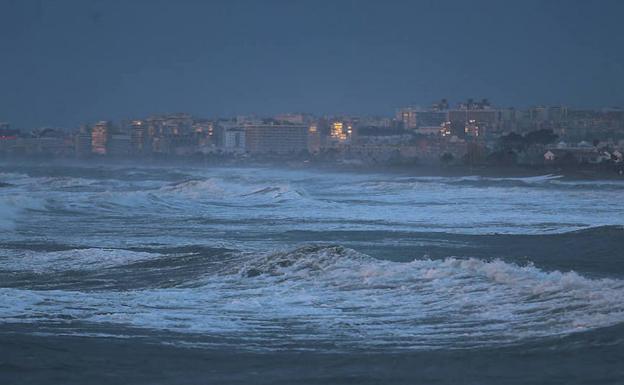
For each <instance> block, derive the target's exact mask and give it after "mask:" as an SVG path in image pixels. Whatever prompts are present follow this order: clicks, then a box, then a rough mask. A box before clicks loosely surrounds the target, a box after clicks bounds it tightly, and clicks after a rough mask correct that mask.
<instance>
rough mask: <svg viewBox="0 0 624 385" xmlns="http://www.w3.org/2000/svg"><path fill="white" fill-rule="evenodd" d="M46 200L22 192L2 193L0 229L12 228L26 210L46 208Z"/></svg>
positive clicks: (0, 198) (0, 197) (0, 196)
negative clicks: (21, 193)
mask: <svg viewBox="0 0 624 385" xmlns="http://www.w3.org/2000/svg"><path fill="white" fill-rule="evenodd" d="M44 209H45V201H44V200H42V199H38V198H35V197H30V196H27V195H20V194H15V193H14V194H9V195H0V230H12V229H14V228H15V224H16V222H17V220H18V219H19V217H20V216H21V215H22V213H23V212H24V211H26V210H44Z"/></svg>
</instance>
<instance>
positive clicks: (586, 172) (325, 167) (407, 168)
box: [0, 158, 624, 186]
mask: <svg viewBox="0 0 624 385" xmlns="http://www.w3.org/2000/svg"><path fill="white" fill-rule="evenodd" d="M0 165H5V166H9V167H10V166H33V165H35V166H38V165H46V166H71V167H76V166H78V167H85V166H86V167H88V166H92V167H106V166H115V167H141V166H145V167H183V166H190V167H205V168H211V167H241V168H254V167H260V168H275V169H284V170H315V171H320V172H338V173H339V172H351V173H362V174H378V173H386V174H392V175H396V176H402V177H468V176H479V177H486V178H528V177H538V176H545V175H553V176H561V178H562V179H564V180H586V181H591V180H622V181H624V171H623V170H624V168H619V171H618V170H616V169H615V168H614V169H606V168H605V167H604V166H600V165H580V166H579V167H554V166H546V165H526V166H524V165H513V166H491V165H475V166H469V165H430V164H390V165H370V164H345V163H337V162H334V163H332V162H329V161H309V160H288V159H253V160H252V159H241V158H220V159H214V158H213V159H197V158H140V159H133V158H119V159H108V158H101V159H94V158H92V159H83V160H81V159H70V158H50V159H43V158H42V159H38V158H20V159H0ZM621 167H624V166H621ZM620 173H621V174H620ZM1 185H2V183H1V181H0V186H1Z"/></svg>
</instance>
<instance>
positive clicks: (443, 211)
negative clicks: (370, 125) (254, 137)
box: [0, 165, 624, 383]
mask: <svg viewBox="0 0 624 385" xmlns="http://www.w3.org/2000/svg"><path fill="white" fill-rule="evenodd" d="M0 181H2V182H3V183H5V184H7V185H6V186H4V187H2V188H0V213H1V214H2V216H1V219H0V228H1V229H2V236H1V238H0V324H1V326H0V332H1V333H0V334H1V336H2V337H1V338H2V339H3V341H4V342H3V344H2V345H3V346H4V348H2V349H0V350H2V351H3V354H8V353H9V352H7V349H9V348H8V347H11V346H14V345H15V346H14V347H12V348H11V350H13V349H15V351H16V352H17V353H15V354H16V357H19V355H20V354H35V355H39V356H41V351H39V352H38V351H36V350H35V351H34V352H28V351H26V352H23V351H22V350H24V349H25V348H23V346H25V345H23V342H20V341H28V339H29V338H39V339H40V341H41V342H40V343H41V344H44V345H45V344H52V345H54V346H57V347H59V349H61V350H62V351H63V354H64V355H65V356H63V354H61V355H56V356H54V357H57V358H53V356H48V355H46V358H45V360H44V361H45V362H47V361H50V362H49V363H48V365H50V367H54V365H58V364H59V362H57V361H55V360H60V361H61V362H63V364H64V365H68V368H70V369H68V373H72V372H79V371H80V370H81V369H82V370H87V369H88V370H95V369H94V368H93V367H92V365H91V364H92V363H91V364H84V363H81V359H83V357H84V356H85V355H86V356H89V354H92V353H91V351H92V350H97V351H101V350H102V349H104V350H105V351H106V349H110V351H111V352H117V350H115V349H117V348H118V347H117V344H127V345H128V346H130V347H129V348H128V349H143V350H141V352H142V353H141V354H143V355H144V356H145V357H152V358H150V360H151V361H150V362H151V363H150V364H147V363H144V364H140V363H136V365H137V366H138V370H140V369H141V367H142V366H141V365H145V370H147V368H148V367H149V368H152V366H156V367H158V365H166V363H165V362H171V361H170V360H171V359H173V358H172V357H174V356H176V355H178V354H188V352H189V351H191V352H194V353H193V354H194V355H195V356H197V357H212V358H211V359H210V360H208V361H207V362H208V363H207V364H206V365H207V366H202V368H204V369H198V368H199V366H198V367H195V366H192V365H191V364H189V365H191V366H192V367H189V371H188V372H187V373H186V377H185V376H181V377H180V376H177V377H175V379H177V380H178V381H179V382H183V381H182V379H183V378H184V379H186V380H185V381H187V380H188V381H189V383H193V379H194V381H199V380H202V379H204V380H205V379H207V378H209V379H212V380H214V381H217V382H218V381H219V380H221V381H224V382H227V381H234V380H240V381H242V382H249V381H252V380H254V381H255V380H258V379H259V378H258V377H254V375H253V374H252V373H256V374H257V373H258V371H259V373H267V372H270V373H273V374H271V375H269V376H260V377H261V378H260V379H262V380H263V381H269V382H279V381H286V382H288V381H287V380H288V379H291V380H294V379H299V380H306V379H307V380H310V381H311V380H314V379H316V380H318V379H319V378H322V376H321V377H319V374H318V373H316V374H313V373H309V372H306V370H310V371H311V370H313V369H310V368H314V367H315V365H317V366H318V367H322V365H324V364H325V363H326V362H325V361H330V362H332V361H333V362H335V363H336V362H340V360H341V359H343V360H344V359H346V358H345V357H352V358H353V360H352V361H350V363H349V364H344V365H342V366H341V364H339V363H336V365H337V369H336V370H335V371H333V372H332V374H331V377H329V379H328V380H332V381H333V382H344V381H346V380H348V379H352V380H353V379H358V378H359V380H360V381H363V382H365V380H369V381H371V380H374V379H375V378H376V377H374V376H373V377H371V373H370V372H369V369H370V367H371V365H373V366H375V365H376V366H377V367H378V370H379V371H380V373H383V374H379V377H378V378H385V379H392V378H394V380H395V381H399V382H400V381H408V382H409V381H413V380H417V379H419V378H421V377H419V376H422V375H423V374H422V373H423V372H422V371H421V370H418V364H417V363H416V362H421V364H422V362H424V361H423V359H424V360H425V361H426V360H429V361H430V362H429V363H428V365H429V366H432V367H433V368H439V369H440V370H439V372H435V370H434V372H433V374H432V376H433V377H432V378H433V379H437V380H445V379H446V380H448V378H447V377H445V376H448V374H445V371H444V370H442V369H441V368H442V367H443V366H444V365H450V367H451V368H452V367H453V365H459V366H457V367H456V368H455V370H456V373H461V371H462V370H467V369H466V368H464V367H461V364H460V363H458V362H460V361H461V360H458V359H457V357H465V355H470V356H471V357H472V359H473V360H479V359H483V360H484V362H485V361H488V362H490V364H491V357H490V355H492V354H494V355H496V356H499V357H502V358H500V361H498V362H497V363H496V365H495V366H496V367H498V368H499V369H498V370H499V371H503V370H506V369H505V368H506V367H507V366H508V365H511V362H513V360H514V359H513V358H512V357H513V356H514V355H517V354H526V352H527V351H531V352H533V353H532V354H533V355H534V356H535V357H538V358H535V360H534V361H531V362H534V363H535V365H543V366H544V367H545V368H551V369H553V368H554V369H556V368H558V367H561V368H563V367H566V365H567V366H572V367H574V366H579V365H580V366H583V365H584V362H587V360H590V359H593V360H598V362H597V363H594V364H592V365H591V367H585V368H586V369H587V370H589V374H586V376H585V379H588V378H589V379H592V380H595V381H597V382H600V381H602V382H605V381H606V382H609V381H611V380H616V379H619V380H621V379H622V378H624V377H622V375H623V373H622V369H621V368H619V369H618V368H617V366H616V367H615V368H614V366H613V365H614V362H617V360H615V361H614V359H616V358H618V357H620V358H621V357H622V355H623V351H624V350H623V347H624V345H623V344H624V342H623V340H622V336H623V335H624V334H623V332H622V331H623V330H624V329H622V327H623V326H622V325H623V322H624V302H623V301H622V298H623V296H624V276H623V274H624V263H623V262H622V258H621V257H622V250H624V249H623V247H624V229H623V228H622V218H624V203H623V201H622V196H623V195H622V194H624V182H622V181H577V180H569V179H565V178H562V177H560V176H558V175H544V176H538V177H526V178H487V177H478V176H468V177H424V176H423V177H416V176H406V175H397V174H391V173H371V174H354V173H346V172H341V173H331V172H319V171H314V170H305V171H301V170H276V169H266V168H201V167H191V166H188V167H126V166H116V167H112V166H106V167H104V166H102V167H97V166H89V167H87V166H70V167H67V166H64V167H57V166H48V165H28V166H14V165H3V166H1V168H0ZM71 336H73V337H71ZM77 336H80V338H78V337H77ZM75 338H78V339H75ZM76 341H80V342H79V346H78V347H76V346H74V345H72V344H75V343H77V342H76ZM120 341H122V342H120ZM579 341H580V346H585V347H584V348H583V349H581V350H579ZM607 341H608V342H607ZM124 346H126V345H124ZM588 346H591V347H592V348H594V349H598V352H599V353H598V354H595V353H591V352H590V350H591V349H590V348H589V347H588ZM64 347H65V348H64ZM41 349H45V348H44V347H41ZM161 349H165V350H161ZM189 349H190V350H189ZM163 351H164V352H169V353H162V352H163ZM156 352H161V353H158V354H162V356H153V355H155V354H157V353H156ZM179 352H185V353H179ZM233 352H234V353H233ZM236 352H238V353H236ZM493 352H495V353H493ZM546 352H550V353H548V354H546ZM590 353H591V358H590V357H588V356H587V355H588V354H590ZM119 354H120V356H119V357H125V356H123V354H122V353H119ZM227 354H248V355H250V356H249V357H250V358H248V359H247V360H246V361H245V363H242V364H241V365H243V369H240V373H241V376H242V377H241V378H238V379H236V378H234V379H233V378H231V377H228V375H231V372H228V371H227V370H225V369H223V370H221V368H223V367H224V365H225V364H224V363H223V362H221V363H220V364H218V362H220V361H219V360H218V359H216V358H214V357H221V356H223V355H227ZM284 354H294V355H299V357H304V358H302V360H307V361H306V362H309V366H307V369H301V370H300V369H297V368H299V366H298V365H295V364H293V365H281V364H280V363H279V361H280V360H281V359H283V357H284V356H283V355H284ZM362 354H364V355H365V357H366V358H365V359H362V358H361V357H360V355H362ZM397 354H403V355H402V356H400V357H403V358H401V359H402V360H403V361H401V362H403V363H402V364H401V363H397V361H396V359H397V358H396V357H397V356H396V355H397ZM423 355H424V356H423ZM562 355H564V356H565V355H567V357H571V358H568V359H567V360H566V359H562V358H560V356H562ZM130 356H132V354H130ZM59 357H60V358H59ZM409 357H412V358H411V359H412V360H413V362H409V360H410V358H409ZM423 357H425V358H423ZM479 357H481V358H479ZM558 357H559V358H558ZM601 358H603V360H601ZM119 359H120V360H122V361H123V362H127V363H128V364H129V365H134V364H132V362H133V361H132V360H133V359H135V358H134V357H125V358H119ZM577 359H578V360H579V362H572V361H574V360H577ZM159 360H160V361H159ZM366 360H369V361H372V363H371V362H368V363H367V361H366ZM583 361H584V362H583ZM8 362H11V361H10V359H9V360H8ZM186 362H192V360H191V361H186ZM215 362H216V363H215ZM358 362H359V363H360V364H358ZM620 362H621V361H620ZM210 363H212V364H210ZM481 364H483V363H481ZM20 365H21V364H20ZM41 365H43V367H44V370H43V371H40V373H46V371H45V368H46V366H45V365H46V364H41ZM81 365H86V366H85V367H83V366H81ZM211 365H213V366H211ZM245 365H249V366H252V367H255V369H254V370H255V372H254V371H253V370H251V369H249V371H245V369H244V367H245ZM9 366H10V365H9ZM71 368H73V369H71ZM209 368H212V369H211V370H213V372H211V373H212V374H211V375H209V376H208V375H207V374H206V372H205V371H206V370H208V369H209ZM409 368H412V369H414V368H415V369H414V370H408V369H409ZM24 370H32V368H30V369H28V368H25V369H24ZM220 370H221V371H220ZM574 370H577V371H578V370H585V369H581V368H577V369H574ZM18 373H19V369H16V368H9V369H8V370H3V371H2V374H1V375H0V377H6V378H7V379H13V380H14V379H16V378H18ZM155 373H157V372H155ZM276 373H277V374H276ZM436 373H437V374H436ZM467 373H468V374H470V373H472V372H470V371H469V370H468V371H467ZM538 373H539V371H536V372H535V373H534V374H533V375H538ZM574 373H575V372H574V371H571V372H569V375H570V376H572V375H574ZM118 375H119V376H120V378H122V379H123V378H125V379H127V378H128V377H124V376H126V375H127V374H124V371H123V370H121V371H119V372H118ZM132 375H138V374H137V372H136V371H135V372H132ZM436 375H437V377H436ZM473 375H474V373H473ZM482 375H483V373H482ZM521 375H524V374H523V373H520V372H516V373H515V377H514V372H513V371H511V372H509V371H507V372H506V373H505V372H501V373H499V375H498V376H493V377H491V378H487V377H483V378H482V377H478V376H477V377H475V378H478V379H479V381H481V382H479V383H488V381H492V383H496V382H497V381H501V380H504V379H505V376H511V378H516V380H517V379H518V378H521V377H520V376H521ZM393 376H394V377H393ZM61 378H62V377H61ZM95 378H99V377H97V376H96V377H95ZM138 378H139V379H141V380H142V381H147V382H149V381H155V378H151V377H149V376H146V377H140V376H139V377H138ZM156 378H159V379H160V380H163V377H156ZM467 378H470V377H467ZM421 379H422V378H421ZM507 379H508V380H509V378H507ZM525 379H526V378H525ZM572 379H573V378H572V377H569V378H568V380H572ZM170 380H172V379H170ZM170 382H171V381H170ZM173 382H176V381H173ZM451 382H452V381H451Z"/></svg>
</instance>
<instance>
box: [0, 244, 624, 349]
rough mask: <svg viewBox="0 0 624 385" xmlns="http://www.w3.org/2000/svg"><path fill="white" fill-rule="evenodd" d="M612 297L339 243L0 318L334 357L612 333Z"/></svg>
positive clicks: (46, 303) (562, 276)
mask: <svg viewBox="0 0 624 385" xmlns="http://www.w3.org/2000/svg"><path fill="white" fill-rule="evenodd" d="M85 253H88V251H85ZM622 298H624V281H622V280H620V279H589V278H586V277H583V276H581V275H579V274H577V273H575V272H560V271H550V272H548V271H544V270H541V269H539V268H538V267H536V266H533V265H531V264H527V265H517V264H512V263H506V262H503V261H501V260H481V259H475V258H470V259H461V258H446V259H444V260H430V259H415V260H413V261H411V262H407V263H400V262H391V261H386V260H377V259H375V258H372V257H370V256H367V255H364V254H360V253H358V252H356V251H354V250H351V249H347V248H344V247H341V246H306V247H302V248H298V249H295V250H291V251H283V252H272V253H265V254H257V253H240V254H235V255H232V256H231V257H229V258H225V259H218V260H215V261H214V266H212V267H211V268H210V269H208V270H207V271H206V273H205V274H204V275H203V276H201V277H199V278H197V277H195V278H194V279H192V280H188V281H186V282H182V283H180V284H178V285H177V286H176V287H173V288H157V289H153V288H152V289H141V290H125V291H116V290H109V291H92V292H78V291H64V290H48V291H38V290H24V289H9V288H3V289H0V304H2V305H1V306H0V321H1V322H39V321H44V322H46V321H47V322H68V321H67V320H71V321H76V320H79V321H84V322H90V323H96V324H98V323H102V324H111V323H112V324H120V325H126V326H132V327H139V328H149V329H156V330H167V331H173V332H177V333H181V334H180V335H181V337H180V338H181V339H184V337H183V336H184V335H192V336H204V337H220V338H222V341H225V342H224V343H227V341H228V340H229V339H231V340H232V341H234V340H235V341H237V342H236V343H237V344H239V345H240V344H242V345H245V346H244V347H248V348H250V349H254V348H255V347H258V346H262V347H265V348H266V347H268V348H274V349H283V348H288V349H290V348H293V347H297V346H302V344H303V345H305V344H306V343H308V342H311V341H312V342H314V343H315V344H317V345H318V344H319V343H320V344H321V345H323V346H331V347H333V348H337V349H343V348H364V349H375V348H384V349H388V348H390V349H399V350H400V349H436V348H469V347H480V346H491V345H500V344H514V343H520V342H522V341H526V340H531V339H535V338H544V337H552V336H562V335H567V334H571V333H576V332H581V331H588V330H593V329H597V328H603V327H608V326H612V325H617V324H621V323H623V322H624V302H622ZM241 341H242V342H241ZM239 347H240V346H239Z"/></svg>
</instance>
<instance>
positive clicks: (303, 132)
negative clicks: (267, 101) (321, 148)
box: [245, 124, 308, 154]
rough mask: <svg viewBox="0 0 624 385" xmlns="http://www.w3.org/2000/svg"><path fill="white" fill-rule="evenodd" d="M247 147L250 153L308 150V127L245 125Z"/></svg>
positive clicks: (293, 125) (285, 152) (282, 152)
mask: <svg viewBox="0 0 624 385" xmlns="http://www.w3.org/2000/svg"><path fill="white" fill-rule="evenodd" d="M245 147H246V149H247V151H248V152H250V153H276V154H287V153H296V152H301V151H307V150H308V127H307V126H305V125H299V124H250V125H246V126H245Z"/></svg>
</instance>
